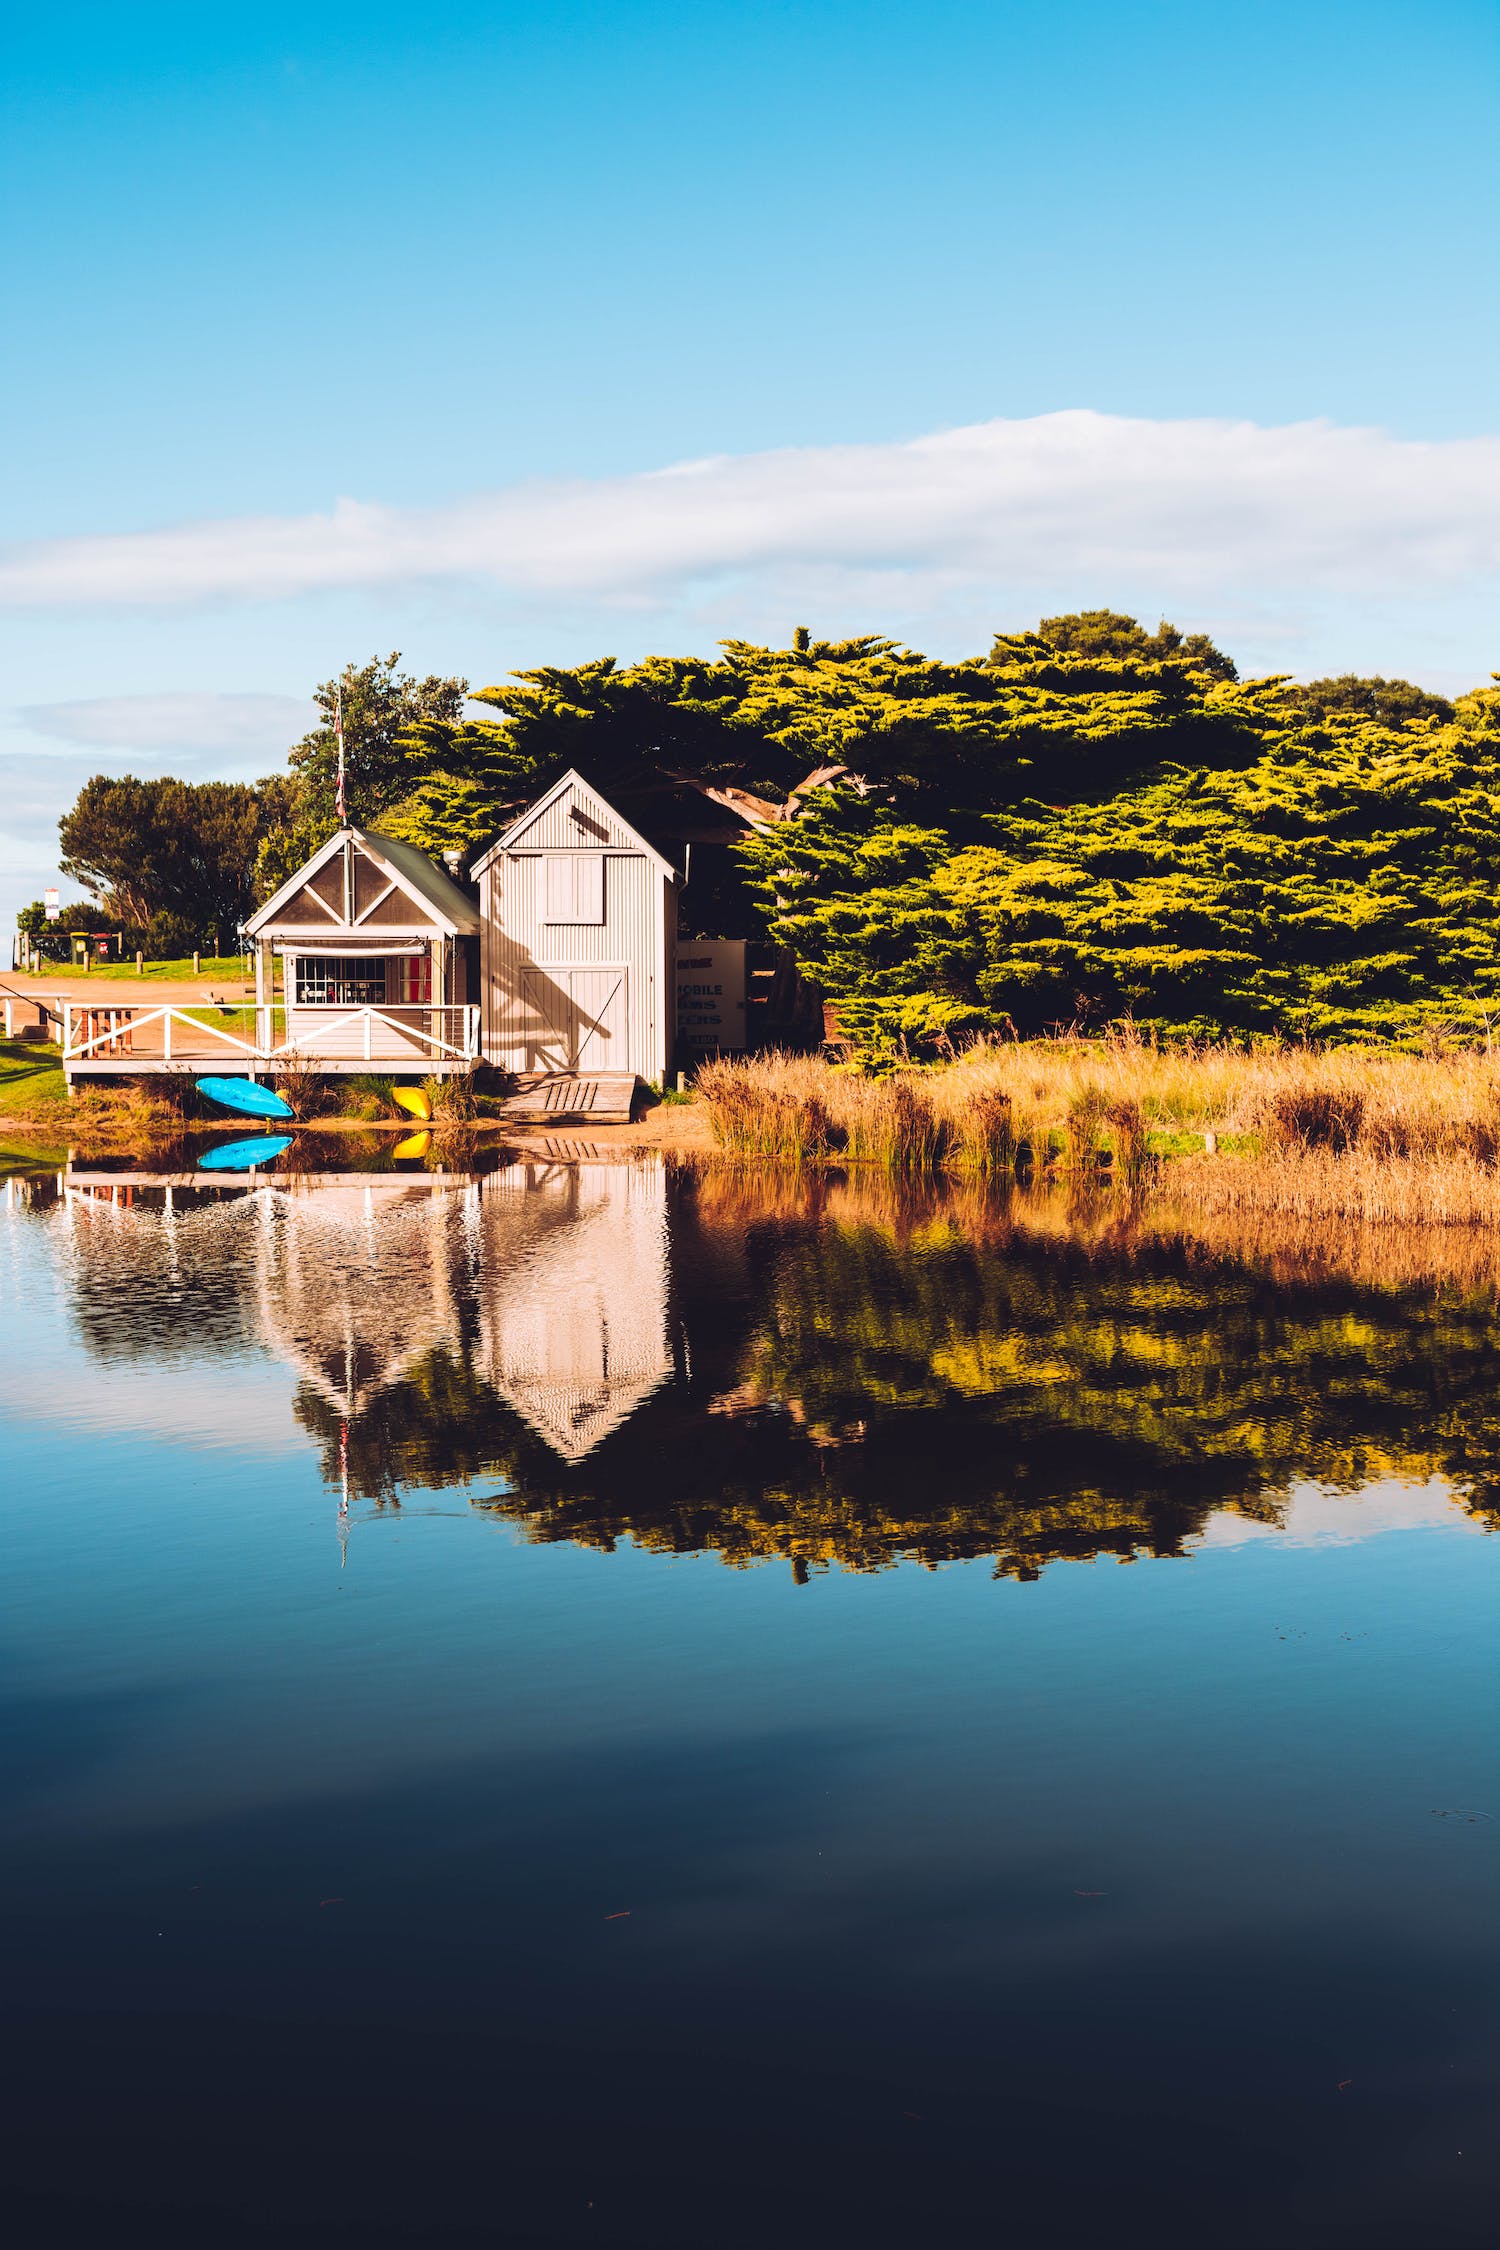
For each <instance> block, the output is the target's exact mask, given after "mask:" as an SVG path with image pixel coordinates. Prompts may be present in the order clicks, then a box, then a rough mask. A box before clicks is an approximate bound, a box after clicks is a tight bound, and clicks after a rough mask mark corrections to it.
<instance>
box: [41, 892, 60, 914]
mask: <svg viewBox="0 0 1500 2250" xmlns="http://www.w3.org/2000/svg"><path fill="white" fill-rule="evenodd" d="M42 904H43V906H44V907H45V908H46V910H47V919H48V921H49V922H55V921H57V920H58V919H59V917H60V916H61V914H62V907H61V905H60V904H59V903H58V896H57V893H56V891H43V893H42Z"/></svg>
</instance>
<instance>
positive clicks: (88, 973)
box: [17, 953, 253, 984]
mask: <svg viewBox="0 0 1500 2250" xmlns="http://www.w3.org/2000/svg"><path fill="white" fill-rule="evenodd" d="M30 973H31V974H32V975H34V976H36V977H39V978H46V977H108V978H112V979H114V980H115V981H117V982H119V983H122V984H130V983H134V982H140V981H143V980H144V981H146V982H149V983H152V984H183V983H187V984H191V983H192V982H193V957H192V955H191V954H189V955H188V957H187V959H186V960H185V961H148V962H147V963H146V966H145V967H144V969H137V968H136V965H135V959H134V956H132V957H131V958H130V959H129V960H127V961H91V962H90V963H89V965H88V967H87V968H85V969H78V968H75V967H74V966H73V963H72V962H71V961H45V962H43V964H42V966H41V967H40V968H39V969H35V970H33V971H31V972H30ZM17 974H19V971H18V972H17ZM252 975H253V971H252ZM198 976H199V977H200V978H201V979H203V980H205V981H206V980H208V979H209V978H212V979H213V981H214V982H215V983H216V984H248V983H249V982H250V981H251V980H250V977H247V976H246V974H245V957H244V955H243V954H242V953H228V954H218V955H215V954H212V953H205V954H204V956H203V958H202V960H201V961H200V962H199V964H198Z"/></svg>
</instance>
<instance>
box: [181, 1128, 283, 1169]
mask: <svg viewBox="0 0 1500 2250" xmlns="http://www.w3.org/2000/svg"><path fill="white" fill-rule="evenodd" d="M291 1145H292V1136H291V1134H290V1133H257V1134H255V1135H254V1137H253V1138H252V1139H250V1140H247V1141H220V1143H219V1145H218V1147H217V1148H210V1149H205V1150H204V1152H203V1154H202V1155H201V1156H200V1157H199V1159H198V1169H199V1171H200V1172H253V1171H254V1170H255V1169H256V1167H257V1166H258V1165H261V1164H269V1163H270V1161H271V1159H272V1157H273V1156H279V1155H280V1154H281V1152H282V1150H283V1149H284V1148H290V1147H291Z"/></svg>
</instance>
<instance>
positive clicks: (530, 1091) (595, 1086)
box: [500, 1070, 640, 1125]
mask: <svg viewBox="0 0 1500 2250" xmlns="http://www.w3.org/2000/svg"><path fill="white" fill-rule="evenodd" d="M639 1083H640V1081H639V1080H638V1079H637V1077H636V1075H635V1073H634V1071H630V1070H609V1071H599V1072H597V1073H595V1074H594V1075H592V1076H589V1075H579V1076H576V1077H575V1076H571V1075H568V1074H564V1073H553V1074H550V1075H545V1076H544V1075H541V1074H538V1075H537V1076H535V1077H526V1078H522V1079H520V1080H518V1081H517V1085H516V1090H515V1092H514V1093H513V1094H511V1095H509V1096H508V1097H507V1098H506V1100H505V1102H504V1104H503V1106H502V1108H501V1112H500V1114H501V1116H502V1117H504V1118H505V1119H507V1121H509V1122H510V1123H512V1124H516V1125H566V1124H571V1123H572V1122H573V1121H574V1120H575V1119H576V1120H577V1121H578V1122H579V1123H580V1124H588V1125H628V1124H629V1123H630V1111H631V1106H632V1104H633V1103H634V1101H635V1090H636V1087H637V1085H638V1084H639Z"/></svg>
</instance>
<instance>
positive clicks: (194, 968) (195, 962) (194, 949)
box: [193, 945, 198, 976]
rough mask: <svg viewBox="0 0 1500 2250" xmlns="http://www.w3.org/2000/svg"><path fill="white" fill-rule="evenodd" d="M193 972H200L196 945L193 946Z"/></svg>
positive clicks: (195, 974) (195, 973)
mask: <svg viewBox="0 0 1500 2250" xmlns="http://www.w3.org/2000/svg"><path fill="white" fill-rule="evenodd" d="M193 974H194V976H197V974H198V948H197V946H196V945H195V946H194V947H193Z"/></svg>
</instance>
